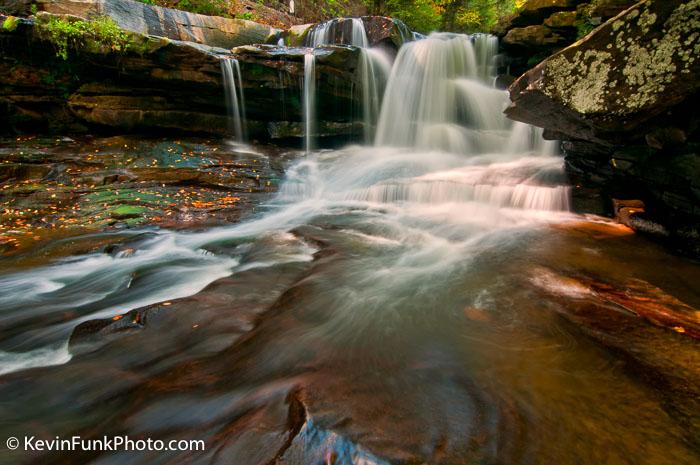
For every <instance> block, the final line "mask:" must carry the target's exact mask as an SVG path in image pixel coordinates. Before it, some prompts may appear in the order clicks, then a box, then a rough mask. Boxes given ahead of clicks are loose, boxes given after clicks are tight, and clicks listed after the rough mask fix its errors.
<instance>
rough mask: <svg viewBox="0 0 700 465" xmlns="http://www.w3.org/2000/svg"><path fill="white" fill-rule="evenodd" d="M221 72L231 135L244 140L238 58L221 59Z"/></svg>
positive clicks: (244, 123)
mask: <svg viewBox="0 0 700 465" xmlns="http://www.w3.org/2000/svg"><path fill="white" fill-rule="evenodd" d="M221 73H222V75H223V78H224V79H223V81H224V95H225V96H226V110H227V112H228V116H229V121H230V126H231V128H230V129H231V130H232V132H233V136H234V138H235V139H236V141H238V142H245V140H246V137H247V136H246V132H247V131H246V117H245V98H244V97H243V77H242V76H241V68H240V65H239V63H238V60H236V59H235V58H224V59H222V60H221Z"/></svg>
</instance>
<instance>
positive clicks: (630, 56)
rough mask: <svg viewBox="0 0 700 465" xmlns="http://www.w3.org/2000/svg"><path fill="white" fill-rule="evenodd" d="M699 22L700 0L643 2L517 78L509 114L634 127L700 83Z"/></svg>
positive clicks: (587, 129) (586, 129)
mask: <svg viewBox="0 0 700 465" xmlns="http://www.w3.org/2000/svg"><path fill="white" fill-rule="evenodd" d="M699 28H700V1H697V0H694V1H690V2H682V1H680V0H669V1H665V2H651V1H644V2H640V3H639V4H637V5H636V6H635V7H633V8H631V9H629V10H628V11H627V12H626V13H625V14H624V15H623V16H621V17H619V18H617V19H614V20H611V21H609V22H608V23H606V24H605V25H603V26H602V27H601V28H599V29H598V30H597V31H595V32H594V33H593V34H592V35H590V36H588V37H587V38H586V39H585V40H583V41H582V42H578V43H577V44H574V45H573V46H571V47H569V48H567V49H565V50H563V51H562V52H560V53H558V54H556V55H554V56H552V57H550V58H548V59H547V60H545V61H544V62H542V63H541V64H540V65H538V66H537V67H536V68H534V69H533V70H531V71H529V72H528V73H527V74H525V75H524V76H522V77H521V78H520V79H518V81H516V83H515V84H514V85H513V86H512V87H511V99H512V100H513V104H512V105H511V106H510V108H508V109H507V110H506V114H507V115H508V116H509V117H511V118H513V119H516V120H519V121H527V122H530V123H534V124H537V125H539V126H543V127H547V128H549V129H552V130H555V131H558V132H561V133H564V134H567V135H569V136H572V137H578V138H584V139H585V138H590V137H592V136H593V137H596V134H598V133H601V132H603V133H604V132H616V131H627V130H631V129H634V128H635V127H637V126H639V125H641V124H642V123H644V122H645V121H647V120H649V119H650V118H652V117H653V116H656V115H658V114H660V113H662V112H664V111H665V110H666V109H668V108H670V107H672V106H674V105H676V104H678V103H680V102H681V101H683V100H684V99H686V98H688V97H689V96H691V95H693V94H694V93H696V92H697V91H698V88H700V79H698V73H699V72H700V59H698V58H697V57H698V56H700V35H699V34H698V29H699ZM553 113H554V114H557V115H559V116H558V117H552V114H553ZM561 116H565V118H561Z"/></svg>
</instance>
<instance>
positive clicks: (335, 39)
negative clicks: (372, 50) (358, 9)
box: [304, 18, 369, 48]
mask: <svg viewBox="0 0 700 465" xmlns="http://www.w3.org/2000/svg"><path fill="white" fill-rule="evenodd" d="M304 45H305V46H307V47H321V46H323V45H354V46H355V47H362V48H367V47H369V41H368V40H367V32H366V31H365V25H364V23H363V22H362V20H361V19H359V18H334V19H331V20H329V21H326V22H323V23H319V24H317V25H316V26H314V27H313V28H312V29H311V31H310V32H309V33H308V35H307V36H306V39H305V41H304Z"/></svg>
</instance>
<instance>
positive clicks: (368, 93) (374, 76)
mask: <svg viewBox="0 0 700 465" xmlns="http://www.w3.org/2000/svg"><path fill="white" fill-rule="evenodd" d="M357 70H358V73H359V79H360V88H361V92H362V119H363V128H364V136H365V142H366V143H371V141H372V139H373V137H374V130H373V128H374V125H375V123H376V121H377V120H378V118H379V113H380V110H381V101H382V95H384V88H385V87H386V80H387V78H388V77H389V74H390V73H391V61H390V60H389V57H387V56H386V54H385V53H384V52H382V51H381V50H380V49H371V48H362V49H360V62H359V65H358V68H357Z"/></svg>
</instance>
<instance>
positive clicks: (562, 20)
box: [544, 11, 576, 29]
mask: <svg viewBox="0 0 700 465" xmlns="http://www.w3.org/2000/svg"><path fill="white" fill-rule="evenodd" d="M544 25H545V26H547V27H549V28H552V29H569V28H574V29H575V28H576V12H575V11H558V12H556V13H553V14H552V15H551V16H550V17H549V18H547V19H545V20H544Z"/></svg>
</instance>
